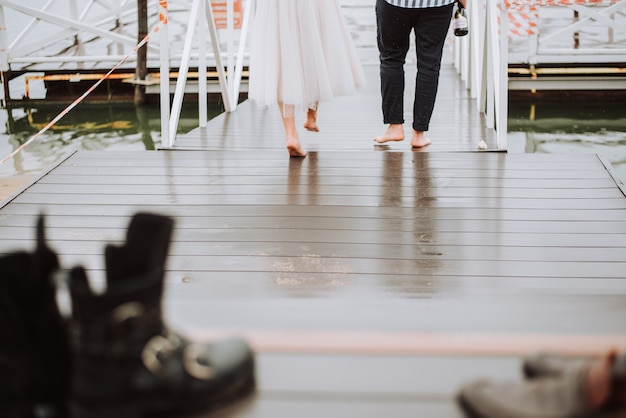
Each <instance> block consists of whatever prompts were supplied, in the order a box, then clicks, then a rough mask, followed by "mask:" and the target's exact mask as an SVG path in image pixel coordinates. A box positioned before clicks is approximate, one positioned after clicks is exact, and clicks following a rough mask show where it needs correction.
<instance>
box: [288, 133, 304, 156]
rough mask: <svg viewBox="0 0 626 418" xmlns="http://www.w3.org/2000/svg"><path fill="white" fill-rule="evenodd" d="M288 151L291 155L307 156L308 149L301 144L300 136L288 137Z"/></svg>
mask: <svg viewBox="0 0 626 418" xmlns="http://www.w3.org/2000/svg"><path fill="white" fill-rule="evenodd" d="M287 152H288V153H289V157H306V151H305V150H303V149H302V147H301V146H300V140H299V139H298V138H287Z"/></svg>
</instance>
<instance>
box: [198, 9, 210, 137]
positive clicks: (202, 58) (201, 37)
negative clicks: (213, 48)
mask: <svg viewBox="0 0 626 418" xmlns="http://www.w3.org/2000/svg"><path fill="white" fill-rule="evenodd" d="M198 16H200V21H199V22H198V42H199V44H198V123H199V125H200V127H201V128H205V127H206V126H207V122H208V121H207V119H208V118H207V109H208V97H207V69H206V68H207V58H206V53H207V48H206V37H207V34H208V28H207V23H206V19H204V18H203V17H202V16H206V2H204V1H201V2H200V9H199V10H198Z"/></svg>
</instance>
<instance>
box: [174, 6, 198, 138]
mask: <svg viewBox="0 0 626 418" xmlns="http://www.w3.org/2000/svg"><path fill="white" fill-rule="evenodd" d="M202 2H204V0H194V2H193V4H192V5H191V10H190V12H189V16H191V18H190V19H189V25H188V26H187V33H186V35H185V45H184V46H183V55H182V58H181V61H180V66H179V68H178V79H177V80H176V91H175V92H174V100H173V101H172V113H171V116H170V133H171V134H172V135H175V134H174V133H175V132H176V131H178V122H179V121H180V112H181V111H182V107H183V98H184V95H185V86H186V85H187V76H188V74H189V61H190V60H191V51H192V48H193V38H194V34H195V32H196V26H197V24H198V19H199V17H198V10H199V9H200V3H202ZM172 145H174V141H173V140H172V141H170V146H172Z"/></svg>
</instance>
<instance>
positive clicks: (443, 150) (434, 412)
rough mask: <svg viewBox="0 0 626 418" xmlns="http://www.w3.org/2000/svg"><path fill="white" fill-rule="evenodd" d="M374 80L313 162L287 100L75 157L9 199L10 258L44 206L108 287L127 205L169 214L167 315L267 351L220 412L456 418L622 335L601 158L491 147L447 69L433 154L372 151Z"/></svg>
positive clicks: (3, 207) (615, 250)
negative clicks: (526, 369)
mask: <svg viewBox="0 0 626 418" xmlns="http://www.w3.org/2000/svg"><path fill="white" fill-rule="evenodd" d="M367 75H368V79H369V81H370V84H369V85H368V88H367V89H365V90H363V91H360V92H359V93H358V94H356V95H354V96H351V97H345V98H340V99H337V100H336V101H334V102H331V103H328V104H322V106H321V108H320V127H321V129H322V132H320V133H318V134H312V133H306V134H305V133H303V134H302V141H303V144H304V146H305V147H306V149H307V150H308V151H309V155H308V156H307V157H306V158H305V159H289V158H287V153H286V151H285V149H284V143H283V139H282V131H281V126H280V120H279V119H278V113H275V110H274V109H267V110H263V109H259V108H257V107H256V106H254V105H253V104H251V103H248V102H244V103H243V104H242V105H241V106H240V107H239V109H237V110H236V111H235V112H234V113H232V114H223V115H221V116H219V117H217V118H215V119H214V120H212V121H211V122H210V123H209V126H208V127H207V128H206V129H197V130H195V131H193V132H191V133H189V134H188V135H185V136H184V137H181V138H179V139H178V140H177V142H176V147H175V148H176V149H174V150H162V151H144V152H141V151H137V152H134V151H133V152H123V151H104V152H83V151H80V152H77V153H75V154H73V155H72V156H70V157H69V158H67V159H66V160H65V161H63V162H62V163H60V164H59V165H58V166H56V167H54V168H52V169H51V170H50V171H48V172H46V173H44V174H42V176H41V177H39V178H38V179H37V180H36V181H34V182H33V183H32V184H30V185H29V186H28V187H26V188H24V189H23V190H22V191H20V192H19V193H17V194H16V195H14V196H13V197H12V198H10V199H8V200H7V201H5V202H3V203H2V204H0V253H5V252H8V251H11V250H13V249H16V248H32V245H33V239H34V229H33V226H34V224H35V219H36V217H37V215H38V214H39V213H40V212H44V213H45V214H46V215H47V218H46V225H47V228H48V237H49V240H50V243H51V245H52V246H53V248H55V249H56V250H57V251H58V252H59V253H60V257H61V261H62V263H63V265H64V266H67V267H69V266H72V265H74V264H77V263H80V264H83V265H85V266H86V268H87V269H88V270H89V273H90V275H91V277H92V278H93V279H94V283H95V285H98V284H101V282H102V278H103V265H104V260H103V248H104V244H105V243H106V242H120V241H121V240H122V239H123V237H124V234H125V229H126V226H127V224H128V222H129V220H130V217H131V216H132V215H133V214H134V213H136V212H138V211H142V210H148V211H152V212H157V213H162V214H168V215H171V216H174V217H175V219H176V230H175V235H174V240H173V244H172V248H171V256H170V258H169V260H168V271H167V293H166V299H165V308H166V316H167V320H168V322H169V324H170V325H171V326H172V327H173V328H175V329H177V330H180V331H184V332H187V333H190V334H191V335H193V336H195V337H196V338H202V339H204V338H212V337H217V336H222V335H229V334H237V335H244V336H246V337H247V338H249V340H250V341H251V343H252V344H253V345H254V347H255V349H256V351H257V361H258V369H257V374H258V389H257V391H256V394H255V395H254V396H253V397H252V398H250V399H248V401H247V402H244V403H240V404H238V405H236V406H235V407H234V408H232V409H229V410H226V411H223V412H222V414H218V416H229V417H230V416H236V417H254V418H265V417H272V418H276V417H295V416H297V417H298V418H306V417H377V418H378V417H381V416H390V417H435V418H437V417H441V418H443V417H450V418H458V417H461V416H462V414H461V412H460V411H459V409H458V407H457V406H456V403H455V402H454V395H455V393H456V391H457V390H458V388H459V387H460V385H462V384H463V383H465V382H467V381H469V380H472V379H476V378H480V377H492V378H497V379H507V380H509V379H519V378H520V370H519V360H520V357H521V356H523V355H524V354H526V353H528V352H531V351H535V350H539V349H552V350H559V351H561V352H564V353H568V354H593V353H599V352H602V351H603V350H605V349H607V348H608V347H620V348H626V321H624V318H626V277H625V274H624V272H625V271H626V258H625V257H624V254H626V198H625V197H624V194H623V184H622V183H621V181H620V180H619V179H618V178H616V177H615V176H613V175H612V169H611V167H610V164H608V163H607V162H606V160H605V159H603V158H602V157H601V156H597V155H593V154H589V155H540V154H507V153H501V152H478V151H477V144H478V141H479V140H480V139H486V140H487V142H489V138H488V135H487V134H486V129H485V123H484V120H483V119H482V117H481V116H480V114H479V113H478V112H477V111H476V110H475V104H474V103H473V102H472V100H471V99H470V98H469V97H468V96H467V91H466V90H465V89H464V88H463V87H462V85H461V83H460V81H458V78H457V76H456V74H455V72H454V69H453V68H452V65H451V64H450V63H446V64H445V65H444V68H443V72H442V80H441V90H440V95H439V97H438V101H437V104H436V108H435V115H434V117H433V123H432V126H431V134H432V139H433V144H432V145H431V146H430V147H428V148H427V149H426V150H425V151H426V152H412V151H411V150H410V148H409V144H408V141H405V142H403V143H394V144H392V145H390V146H388V147H375V146H373V142H372V137H373V135H375V134H377V133H379V132H380V131H381V129H382V128H383V126H382V123H381V120H380V119H381V118H380V114H379V98H378V93H377V89H378V85H377V77H376V68H375V67H369V66H368V67H367ZM410 88H411V83H410V82H409V86H408V89H410ZM407 109H410V107H408V108H407ZM490 145H491V144H490Z"/></svg>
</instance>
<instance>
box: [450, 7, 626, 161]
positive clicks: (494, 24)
mask: <svg viewBox="0 0 626 418" xmlns="http://www.w3.org/2000/svg"><path fill="white" fill-rule="evenodd" d="M467 12H468V15H469V16H468V18H469V23H470V34H469V36H467V37H465V38H456V39H455V55H454V56H455V66H456V68H457V71H458V72H459V74H460V75H461V78H462V80H463V81H464V82H465V84H466V86H467V88H468V89H469V90H470V95H471V97H472V98H474V99H476V102H477V106H478V110H479V111H481V112H484V113H485V117H486V124H487V127H488V128H490V129H493V132H494V133H495V139H496V146H497V148H498V149H499V150H506V148H507V143H506V137H507V118H508V92H509V90H511V89H515V88H518V87H517V86H518V85H519V86H520V87H519V88H525V89H531V88H532V89H540V88H546V89H563V88H567V89H573V90H577V89H578V90H584V89H596V90H610V89H615V88H618V89H626V82H625V81H624V78H623V77H622V78H616V77H615V75H623V74H626V69H624V68H623V64H624V62H626V0H558V1H555V0H470V1H468V8H467ZM540 12H541V13H543V14H544V15H545V14H548V13H556V19H558V22H554V21H550V20H549V19H547V18H545V20H546V21H548V22H549V24H546V25H545V26H547V27H540V25H539V23H540V22H539V20H540V19H539V17H540V16H539V13H540ZM567 15H569V17H566V18H564V16H567ZM557 23H558V25H557ZM509 38H511V39H509ZM524 41H527V44H526V46H524ZM572 44H573V45H572ZM581 63H584V64H591V63H593V64H595V66H598V67H602V68H599V69H598V71H596V72H597V73H601V74H605V73H606V74H608V75H606V76H604V77H602V76H599V77H594V76H592V75H593V74H594V71H593V70H590V69H589V66H588V65H587V66H585V68H582V70H581V71H579V72H580V73H581V79H580V80H579V82H578V83H574V82H573V81H572V78H571V77H570V78H569V79H568V80H565V81H563V80H560V79H557V78H554V77H553V76H554V74H556V73H558V71H560V72H563V73H564V74H567V75H569V76H571V75H572V74H577V73H576V71H575V70H576V69H575V68H574V69H572V68H571V65H576V64H581ZM510 64H523V65H525V66H526V67H527V68H526V69H525V70H524V69H519V68H518V69H516V70H515V71H516V72H517V73H520V74H522V73H524V71H526V72H527V73H528V74H529V75H530V76H531V77H529V78H528V80H520V79H519V78H516V79H512V78H509V65H510ZM541 64H546V65H547V66H552V67H554V65H555V64H566V65H568V67H570V68H567V69H566V70H563V69H558V70H557V72H555V69H554V68H537V67H538V66H540V65H541ZM620 65H621V67H620ZM611 66H612V67H611ZM600 70H601V71H600ZM544 73H545V74H548V75H550V76H551V77H545V78H544V79H543V80H542V79H541V77H540V76H541V75H542V74H544Z"/></svg>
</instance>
